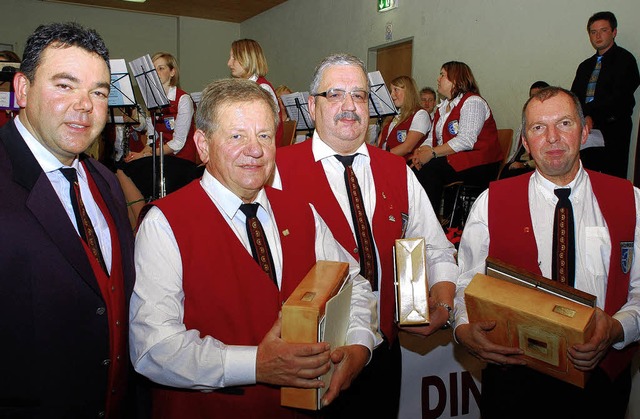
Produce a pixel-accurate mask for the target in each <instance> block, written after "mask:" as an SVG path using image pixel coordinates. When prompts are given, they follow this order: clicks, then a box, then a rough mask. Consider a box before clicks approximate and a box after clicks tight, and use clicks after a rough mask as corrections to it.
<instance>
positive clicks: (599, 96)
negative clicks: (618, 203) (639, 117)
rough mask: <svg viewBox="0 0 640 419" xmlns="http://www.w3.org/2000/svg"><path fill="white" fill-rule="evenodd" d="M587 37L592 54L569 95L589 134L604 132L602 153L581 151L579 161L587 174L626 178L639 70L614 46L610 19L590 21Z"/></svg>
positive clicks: (598, 16)
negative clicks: (575, 99) (574, 98)
mask: <svg viewBox="0 0 640 419" xmlns="http://www.w3.org/2000/svg"><path fill="white" fill-rule="evenodd" d="M587 32H588V33H589V40H590V41H591V45H593V48H595V50H596V54H594V55H593V56H591V57H589V58H587V59H586V60H584V61H583V62H582V63H581V64H580V66H578V70H577V71H576V76H575V78H574V79H573V84H572V85H571V91H572V92H573V93H575V94H576V96H578V98H579V99H580V103H581V104H582V108H583V110H584V115H585V117H586V122H587V126H588V127H589V129H598V130H600V131H601V132H602V136H603V137H604V149H603V148H602V147H590V148H587V149H584V150H583V151H582V152H581V153H580V154H581V155H580V158H581V160H582V163H583V164H584V166H585V167H586V168H587V169H593V170H598V171H601V172H603V173H608V174H610V175H614V176H618V177H621V178H626V177H627V167H628V162H629V144H630V142H631V129H632V126H633V123H632V122H631V114H632V113H633V107H634V105H635V100H634V97H633V94H634V92H635V91H636V89H637V88H638V85H640V74H639V73H638V64H637V63H636V59H635V57H634V56H633V54H631V53H630V52H629V51H627V50H626V49H624V48H621V47H619V46H618V45H616V43H615V39H616V35H617V34H618V21H617V20H616V17H615V15H614V14H613V13H611V12H598V13H596V14H594V15H593V16H591V17H590V18H589V22H588V23H587Z"/></svg>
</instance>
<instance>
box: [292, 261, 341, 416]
mask: <svg viewBox="0 0 640 419" xmlns="http://www.w3.org/2000/svg"><path fill="white" fill-rule="evenodd" d="M348 276H349V264H348V263H346V262H330V261H321V260H319V261H317V262H316V264H315V265H314V266H313V268H311V270H310V271H309V273H307V275H306V276H305V277H304V278H303V279H302V281H301V282H300V284H298V286H297V287H296V289H295V290H294V291H293V293H292V294H291V295H290V296H289V298H288V299H287V301H286V302H285V303H284V305H283V306H282V332H281V335H282V339H283V340H285V341H286V342H293V343H315V342H318V338H319V333H320V332H321V331H320V325H321V322H322V320H323V317H324V315H325V305H326V303H327V301H328V300H329V299H331V298H332V297H333V296H335V295H336V294H337V293H338V292H339V291H340V289H341V288H342V285H343V284H344V282H345V280H346V279H347V278H348ZM332 349H333V348H332ZM322 390H323V389H313V388H311V389H302V388H294V387H282V389H281V390H280V404H281V405H282V406H289V407H296V408H300V409H309V410H318V409H320V407H321V406H320V405H319V400H320V396H321V391H322Z"/></svg>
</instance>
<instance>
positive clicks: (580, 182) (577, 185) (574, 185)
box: [533, 162, 588, 202]
mask: <svg viewBox="0 0 640 419" xmlns="http://www.w3.org/2000/svg"><path fill="white" fill-rule="evenodd" d="M587 179H588V175H587V172H585V170H584V168H583V167H582V162H580V169H578V173H576V176H575V177H574V178H573V180H572V181H571V182H569V184H567V185H566V186H558V185H556V184H555V183H553V182H551V181H550V180H548V179H546V178H545V177H544V176H542V175H541V174H540V172H539V171H538V170H536V171H535V173H534V175H533V180H534V182H535V184H536V185H537V186H538V188H539V189H540V190H541V191H542V192H543V194H544V196H545V197H546V198H547V199H551V200H553V201H554V202H555V201H557V198H556V196H555V193H554V192H553V191H554V190H556V189H559V188H571V195H570V197H571V200H572V201H573V200H574V199H576V197H579V196H581V194H580V191H581V190H582V189H583V188H584V187H585V183H586V181H587Z"/></svg>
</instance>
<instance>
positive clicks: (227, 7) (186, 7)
mask: <svg viewBox="0 0 640 419" xmlns="http://www.w3.org/2000/svg"><path fill="white" fill-rule="evenodd" d="M44 1H48V2H54V3H72V4H81V5H85V6H95V7H106V8H110V9H120V10H131V11H137V12H145V13H155V14H161V15H170V16H185V17H197V18H201V19H212V20H221V21H224V22H234V23H241V22H243V21H245V20H247V19H249V18H252V17H254V16H257V15H259V14H260V13H262V12H264V11H266V10H269V9H271V8H272V7H275V6H277V5H279V4H282V3H284V2H286V1H287V0H147V1H146V2H145V3H132V2H128V1H123V0H44Z"/></svg>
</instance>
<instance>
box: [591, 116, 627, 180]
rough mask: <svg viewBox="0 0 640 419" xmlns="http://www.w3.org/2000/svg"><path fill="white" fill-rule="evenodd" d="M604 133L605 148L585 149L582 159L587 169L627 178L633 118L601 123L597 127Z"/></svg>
mask: <svg viewBox="0 0 640 419" xmlns="http://www.w3.org/2000/svg"><path fill="white" fill-rule="evenodd" d="M596 128H597V129H599V130H600V131H602V136H603V137H604V147H591V148H585V149H584V150H581V151H580V159H581V160H582V164H583V165H584V167H586V168H587V169H591V170H595V171H597V172H602V173H607V174H609V175H612V176H617V177H619V178H623V179H626V178H627V168H628V167H629V145H630V143H631V129H632V128H633V124H632V122H631V118H617V119H612V120H610V121H605V122H600V123H599V124H598V126H597V127H596Z"/></svg>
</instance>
